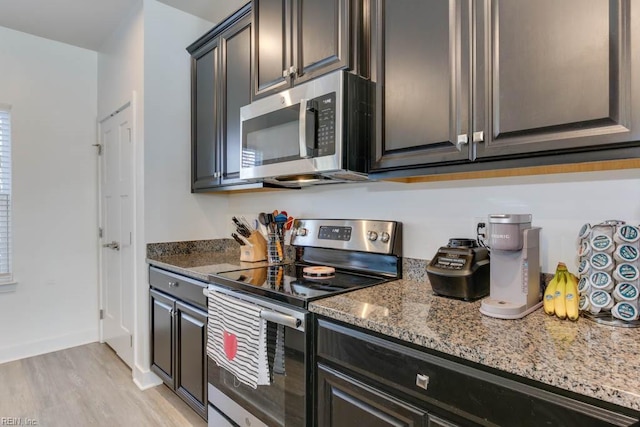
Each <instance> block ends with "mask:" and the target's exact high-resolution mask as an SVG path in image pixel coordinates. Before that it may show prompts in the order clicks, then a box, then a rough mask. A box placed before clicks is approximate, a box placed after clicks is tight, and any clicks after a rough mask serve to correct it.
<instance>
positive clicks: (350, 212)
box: [228, 169, 640, 272]
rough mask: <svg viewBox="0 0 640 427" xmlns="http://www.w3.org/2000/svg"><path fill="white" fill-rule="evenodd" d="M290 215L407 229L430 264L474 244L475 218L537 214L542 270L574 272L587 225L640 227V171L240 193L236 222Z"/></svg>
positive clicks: (414, 251)
mask: <svg viewBox="0 0 640 427" xmlns="http://www.w3.org/2000/svg"><path fill="white" fill-rule="evenodd" d="M273 209H278V210H283V209H284V210H286V211H288V213H289V214H290V215H293V216H299V217H321V218H324V217H326V218H371V219H392V220H399V221H402V222H403V236H404V255H405V256H406V257H411V258H420V259H431V257H432V256H433V255H434V254H435V253H436V251H437V249H438V248H439V247H440V246H443V245H444V244H446V243H447V239H448V238H450V237H474V236H475V227H474V219H475V218H476V217H486V216H487V215H488V214H490V213H531V214H533V223H534V225H535V226H540V227H542V238H541V239H542V256H541V260H542V269H543V271H545V272H553V271H554V270H555V267H556V264H557V262H558V261H565V262H567V263H569V265H573V270H574V271H575V269H576V265H575V258H576V255H575V253H576V252H575V251H576V249H575V244H576V239H577V234H578V230H579V229H580V227H581V226H582V225H583V224H584V223H585V222H589V223H592V224H593V223H596V222H600V221H603V220H606V219H622V220H626V221H628V222H630V223H632V224H635V225H638V224H640V169H633V170H626V171H609V172H592V173H571V174H557V175H539V176H530V177H518V178H492V179H478V180H468V181H449V182H438V183H420V184H400V183H390V182H373V183H367V184H344V185H343V184H338V185H330V186H325V187H321V186H318V187H312V188H307V189H303V190H300V191H296V190H292V191H290V192H277V193H275V192H268V193H261V194H257V193H252V194H237V195H233V196H231V197H230V199H229V213H228V214H229V215H237V214H244V215H254V216H255V214H256V213H257V212H259V211H270V210H273Z"/></svg>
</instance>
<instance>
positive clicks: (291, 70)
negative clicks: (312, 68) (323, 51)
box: [282, 65, 298, 79]
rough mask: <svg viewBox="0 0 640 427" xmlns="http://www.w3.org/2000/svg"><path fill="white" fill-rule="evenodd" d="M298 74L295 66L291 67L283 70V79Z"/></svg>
mask: <svg viewBox="0 0 640 427" xmlns="http://www.w3.org/2000/svg"><path fill="white" fill-rule="evenodd" d="M297 72H298V69H297V68H296V67H295V66H293V65H292V66H291V67H289V68H288V69H284V70H282V77H284V78H285V79H286V78H287V77H289V76H293V75H295V74H296V73H297Z"/></svg>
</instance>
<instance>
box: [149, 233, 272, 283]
mask: <svg viewBox="0 0 640 427" xmlns="http://www.w3.org/2000/svg"><path fill="white" fill-rule="evenodd" d="M147 263H149V264H150V265H154V266H156V267H159V268H163V269H165V270H168V271H173V272H174V273H178V274H182V275H184V276H187V277H192V278H194V279H198V280H204V281H207V280H208V279H209V275H210V274H216V273H222V272H224V271H233V270H242V269H244V268H253V267H262V266H264V265H267V262H266V261H263V262H241V261H240V246H239V245H238V244H237V243H236V242H235V241H234V240H232V239H216V240H198V241H190V242H169V243H150V244H148V245H147Z"/></svg>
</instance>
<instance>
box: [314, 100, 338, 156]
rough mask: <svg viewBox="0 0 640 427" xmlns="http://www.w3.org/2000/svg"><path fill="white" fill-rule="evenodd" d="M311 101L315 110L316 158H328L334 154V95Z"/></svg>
mask: <svg viewBox="0 0 640 427" xmlns="http://www.w3.org/2000/svg"><path fill="white" fill-rule="evenodd" d="M313 101H314V102H313V104H314V107H316V109H317V115H316V117H317V122H316V123H317V126H316V142H317V147H316V148H317V150H318V151H317V156H318V157H321V156H330V155H332V154H335V152H336V93H335V92H331V93H328V94H326V95H323V96H319V97H318V98H315V99H314V100H313Z"/></svg>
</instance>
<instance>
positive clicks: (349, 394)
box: [317, 365, 428, 427]
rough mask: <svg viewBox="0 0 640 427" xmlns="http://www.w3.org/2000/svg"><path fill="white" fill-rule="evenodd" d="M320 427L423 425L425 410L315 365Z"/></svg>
mask: <svg viewBox="0 0 640 427" xmlns="http://www.w3.org/2000/svg"><path fill="white" fill-rule="evenodd" d="M317 399H318V402H317V403H318V426H319V427H325V426H326V427H352V426H356V425H358V426H367V427H392V426H393V427H400V426H407V427H409V426H426V425H427V421H428V417H427V413H426V412H425V411H422V410H421V409H418V408H416V407H413V406H411V405H409V404H406V403H404V402H402V401H400V400H398V399H396V398H394V397H392V396H390V395H388V394H386V393H384V392H382V391H380V390H376V389H375V388H373V387H370V386H368V385H366V384H364V383H361V382H359V381H357V380H355V379H353V378H350V377H347V376H346V375H343V374H341V373H339V372H338V371H335V370H333V369H331V368H329V367H327V366H324V365H318V396H317Z"/></svg>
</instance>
